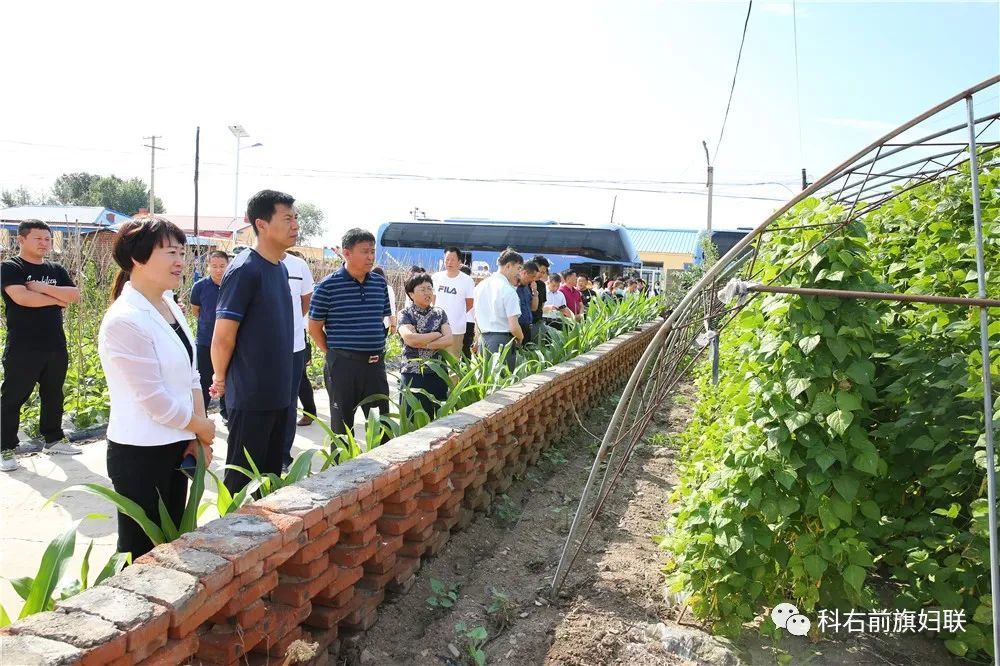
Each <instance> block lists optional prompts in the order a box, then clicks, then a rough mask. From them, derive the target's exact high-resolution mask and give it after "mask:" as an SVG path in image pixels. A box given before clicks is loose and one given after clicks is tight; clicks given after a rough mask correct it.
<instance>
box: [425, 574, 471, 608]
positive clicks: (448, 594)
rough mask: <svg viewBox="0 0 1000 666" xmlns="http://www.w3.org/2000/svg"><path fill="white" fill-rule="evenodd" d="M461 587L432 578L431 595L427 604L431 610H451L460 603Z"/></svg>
mask: <svg viewBox="0 0 1000 666" xmlns="http://www.w3.org/2000/svg"><path fill="white" fill-rule="evenodd" d="M461 587H462V586H461V585H459V584H458V583H445V582H443V581H440V580H438V579H437V578H431V595H430V596H429V597H427V599H426V602H425V603H426V604H427V605H428V606H429V607H430V608H451V607H452V606H454V605H455V602H456V601H458V590H459V589H460V588H461Z"/></svg>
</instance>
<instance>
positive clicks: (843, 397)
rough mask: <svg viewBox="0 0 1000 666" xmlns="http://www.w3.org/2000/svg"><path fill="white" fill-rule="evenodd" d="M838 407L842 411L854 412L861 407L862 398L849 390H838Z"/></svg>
mask: <svg viewBox="0 0 1000 666" xmlns="http://www.w3.org/2000/svg"><path fill="white" fill-rule="evenodd" d="M837 407H839V408H840V411H842V412H854V411H857V410H859V409H861V398H860V397H859V396H858V395H856V394H854V393H848V392H847V391H837Z"/></svg>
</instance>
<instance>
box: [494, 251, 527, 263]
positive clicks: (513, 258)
mask: <svg viewBox="0 0 1000 666" xmlns="http://www.w3.org/2000/svg"><path fill="white" fill-rule="evenodd" d="M497 263H498V264H500V265H501V266H506V265H508V264H523V263H524V257H522V256H521V255H519V254H518V253H517V252H515V251H514V249H513V248H507V249H506V250H504V251H503V252H501V253H500V259H499V261H498V262H497Z"/></svg>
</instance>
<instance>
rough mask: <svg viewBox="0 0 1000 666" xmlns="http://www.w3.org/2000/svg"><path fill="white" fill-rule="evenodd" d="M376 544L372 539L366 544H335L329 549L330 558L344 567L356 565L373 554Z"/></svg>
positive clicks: (376, 547)
mask: <svg viewBox="0 0 1000 666" xmlns="http://www.w3.org/2000/svg"><path fill="white" fill-rule="evenodd" d="M377 549H378V544H377V543H375V542H374V541H373V542H371V543H370V544H368V545H367V546H343V545H337V546H334V547H333V550H331V551H330V559H331V560H332V561H333V562H336V563H337V564H339V565H341V566H344V567H356V566H359V565H360V564H361V563H363V562H364V561H365V560H367V559H368V558H370V557H371V556H372V555H374V554H375V551H376V550H377Z"/></svg>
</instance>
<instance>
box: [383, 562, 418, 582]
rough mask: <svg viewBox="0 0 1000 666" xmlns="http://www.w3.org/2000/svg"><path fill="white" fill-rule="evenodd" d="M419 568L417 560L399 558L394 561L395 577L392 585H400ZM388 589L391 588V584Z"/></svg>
mask: <svg viewBox="0 0 1000 666" xmlns="http://www.w3.org/2000/svg"><path fill="white" fill-rule="evenodd" d="M419 568H420V559H419V558H409V557H403V556H400V557H399V559H397V560H396V576H395V578H393V580H392V583H394V584H396V585H400V584H402V583H403V581H405V580H406V579H407V578H409V577H410V576H412V575H413V574H414V573H416V571H417V569H419ZM390 587H392V584H390Z"/></svg>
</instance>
